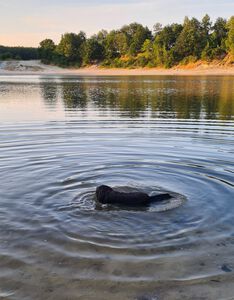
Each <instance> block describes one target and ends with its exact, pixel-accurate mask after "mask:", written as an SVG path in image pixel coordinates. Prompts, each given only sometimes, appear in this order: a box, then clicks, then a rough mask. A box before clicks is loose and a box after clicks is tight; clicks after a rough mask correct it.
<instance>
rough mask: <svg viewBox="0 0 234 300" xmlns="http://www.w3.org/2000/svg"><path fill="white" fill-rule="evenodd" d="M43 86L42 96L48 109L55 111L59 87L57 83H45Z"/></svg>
mask: <svg viewBox="0 0 234 300" xmlns="http://www.w3.org/2000/svg"><path fill="white" fill-rule="evenodd" d="M40 86H41V94H42V97H43V99H44V102H45V105H46V107H48V108H49V109H55V107H56V104H57V100H58V87H57V84H56V83H51V82H50V83H43V84H40Z"/></svg>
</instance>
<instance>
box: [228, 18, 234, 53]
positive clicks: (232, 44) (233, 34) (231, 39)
mask: <svg viewBox="0 0 234 300" xmlns="http://www.w3.org/2000/svg"><path fill="white" fill-rule="evenodd" d="M227 28H228V36H227V42H226V45H227V47H228V50H229V51H230V52H231V53H232V54H233V55H234V16H232V17H231V18H230V20H229V21H228V23H227Z"/></svg>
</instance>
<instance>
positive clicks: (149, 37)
mask: <svg viewBox="0 0 234 300" xmlns="http://www.w3.org/2000/svg"><path fill="white" fill-rule="evenodd" d="M38 50H39V56H40V58H41V59H42V61H43V62H44V63H48V64H55V65H59V66H75V67H81V66H87V65H93V64H98V65H101V66H105V67H123V68H129V67H166V68H170V67H173V66H174V65H177V64H187V63H189V62H195V61H197V60H199V59H202V60H205V61H212V60H216V59H218V60H221V59H223V58H224V57H226V56H227V55H230V56H231V57H232V55H233V54H234V16H232V17H231V18H230V19H229V20H226V19H224V18H217V19H216V20H215V22H212V21H211V19H210V17H209V16H208V15H205V16H204V17H203V18H202V20H201V21H199V20H197V19H196V18H191V19H190V18H188V17H185V19H184V22H183V24H177V23H173V24H171V25H167V26H164V27H163V26H162V25H161V24H160V23H156V24H155V25H154V28H153V30H152V31H151V30H149V28H148V27H144V26H143V25H141V24H138V23H131V24H129V25H124V26H123V27H122V28H120V29H119V30H111V31H110V32H108V31H106V30H101V31H100V32H98V33H97V34H94V35H93V36H91V37H89V38H87V37H86V34H85V33H84V32H83V31H80V32H79V33H65V34H63V35H62V36H61V40H60V42H59V43H58V45H56V44H55V43H54V41H53V40H51V39H45V40H43V41H42V42H41V43H40V46H39V49H38Z"/></svg>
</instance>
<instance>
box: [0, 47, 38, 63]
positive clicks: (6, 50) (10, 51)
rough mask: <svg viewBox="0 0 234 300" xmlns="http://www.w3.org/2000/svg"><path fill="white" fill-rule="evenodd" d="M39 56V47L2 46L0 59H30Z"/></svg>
mask: <svg viewBox="0 0 234 300" xmlns="http://www.w3.org/2000/svg"><path fill="white" fill-rule="evenodd" d="M38 58H39V55H38V49H37V48H30V47H5V46H0V60H10V59H17V60H19V59H21V60H30V59H38Z"/></svg>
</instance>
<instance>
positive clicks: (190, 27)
mask: <svg viewBox="0 0 234 300" xmlns="http://www.w3.org/2000/svg"><path fill="white" fill-rule="evenodd" d="M202 40H203V30H202V26H201V24H200V22H199V21H198V20H197V19H195V18H192V19H191V20H190V19H189V18H188V17H186V18H185V20H184V26H183V30H182V31H181V33H180V35H179V37H178V39H177V41H176V44H175V52H176V57H177V59H178V60H182V59H183V58H185V57H189V56H193V57H195V58H200V57H201V52H202V50H203V46H204V45H203V43H202Z"/></svg>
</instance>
